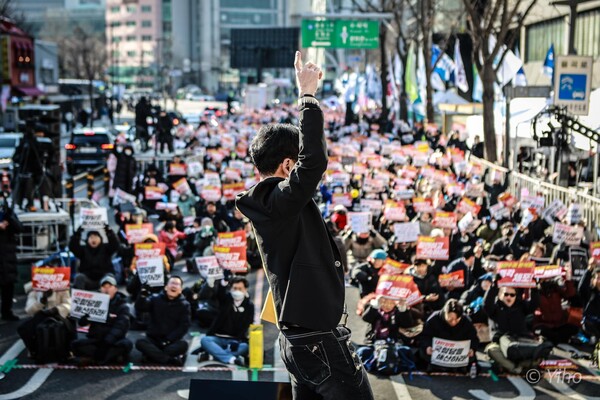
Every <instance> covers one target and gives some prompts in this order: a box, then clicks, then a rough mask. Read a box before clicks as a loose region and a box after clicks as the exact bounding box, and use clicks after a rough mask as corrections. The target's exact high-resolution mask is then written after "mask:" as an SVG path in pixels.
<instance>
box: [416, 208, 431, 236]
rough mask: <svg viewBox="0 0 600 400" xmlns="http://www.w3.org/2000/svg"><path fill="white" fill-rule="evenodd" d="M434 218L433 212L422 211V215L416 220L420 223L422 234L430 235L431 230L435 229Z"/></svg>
mask: <svg viewBox="0 0 600 400" xmlns="http://www.w3.org/2000/svg"><path fill="white" fill-rule="evenodd" d="M432 219H433V217H432V215H431V213H428V212H424V213H421V215H420V217H419V218H418V220H417V221H416V222H418V223H419V229H420V234H421V235H422V236H429V235H430V234H431V230H432V229H433V225H432Z"/></svg>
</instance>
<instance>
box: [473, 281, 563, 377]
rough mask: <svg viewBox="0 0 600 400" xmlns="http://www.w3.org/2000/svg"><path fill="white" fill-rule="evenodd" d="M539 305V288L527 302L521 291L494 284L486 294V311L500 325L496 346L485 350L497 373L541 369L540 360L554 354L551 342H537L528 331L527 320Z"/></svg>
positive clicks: (494, 341)
mask: <svg viewBox="0 0 600 400" xmlns="http://www.w3.org/2000/svg"><path fill="white" fill-rule="evenodd" d="M496 279H498V278H496ZM538 305H539V293H538V291H537V289H532V290H531V294H530V299H529V300H524V299H523V292H522V290H521V289H516V288H513V287H501V288H498V284H497V282H494V283H493V284H492V286H491V287H490V289H489V290H488V291H487V293H486V294H485V297H484V300H483V306H484V309H485V311H486V313H487V314H488V316H489V317H490V319H491V320H493V321H494V323H495V326H496V334H495V335H494V337H493V339H492V343H491V344H489V345H488V346H487V347H486V349H485V350H486V352H487V355H488V356H489V357H490V358H491V359H492V360H493V361H494V363H493V364H492V367H493V368H494V369H495V371H496V372H500V371H501V370H502V369H506V370H508V372H510V373H514V374H520V373H521V372H522V371H525V370H527V369H528V368H533V367H534V366H537V365H538V363H539V361H540V359H544V358H546V357H547V356H548V355H549V354H550V351H552V344H551V343H550V342H538V341H535V340H533V333H532V332H531V331H530V330H529V329H528V328H527V321H528V320H531V317H532V315H533V312H534V311H535V309H536V308H537V307H538Z"/></svg>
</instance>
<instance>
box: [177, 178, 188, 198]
mask: <svg viewBox="0 0 600 400" xmlns="http://www.w3.org/2000/svg"><path fill="white" fill-rule="evenodd" d="M173 189H175V190H176V191H177V193H179V194H186V193H188V194H190V193H192V188H190V184H189V183H188V181H187V179H185V178H181V179H179V180H178V181H177V182H175V183H173Z"/></svg>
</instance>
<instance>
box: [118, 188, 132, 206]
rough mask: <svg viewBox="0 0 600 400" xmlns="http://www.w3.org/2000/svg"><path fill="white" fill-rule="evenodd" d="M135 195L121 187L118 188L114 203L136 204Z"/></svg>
mask: <svg viewBox="0 0 600 400" xmlns="http://www.w3.org/2000/svg"><path fill="white" fill-rule="evenodd" d="M135 200H136V198H135V196H134V195H132V194H130V193H127V192H125V191H123V190H121V189H119V188H117V190H115V196H114V197H113V204H114V205H119V204H127V203H131V204H135Z"/></svg>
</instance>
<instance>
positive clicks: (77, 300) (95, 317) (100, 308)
mask: <svg viewBox="0 0 600 400" xmlns="http://www.w3.org/2000/svg"><path fill="white" fill-rule="evenodd" d="M109 302H110V296H109V295H107V294H104V293H99V292H88V291H87V290H79V289H72V290H71V315H72V316H73V317H75V318H81V317H83V316H84V315H87V316H88V319H89V320H90V321H94V322H106V318H107V317H108V303H109Z"/></svg>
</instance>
